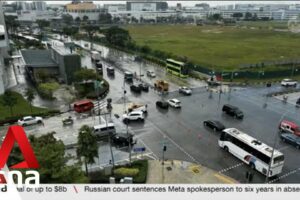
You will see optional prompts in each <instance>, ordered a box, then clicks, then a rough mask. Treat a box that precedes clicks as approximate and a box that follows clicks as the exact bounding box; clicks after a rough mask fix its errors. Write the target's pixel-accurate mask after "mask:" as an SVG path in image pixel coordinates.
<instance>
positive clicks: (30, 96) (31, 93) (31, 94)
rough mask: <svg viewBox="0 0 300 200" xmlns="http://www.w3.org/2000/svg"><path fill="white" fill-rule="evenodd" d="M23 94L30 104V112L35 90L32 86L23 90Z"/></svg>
mask: <svg viewBox="0 0 300 200" xmlns="http://www.w3.org/2000/svg"><path fill="white" fill-rule="evenodd" d="M25 96H26V99H27V101H28V102H29V104H30V111H31V114H32V102H33V100H34V98H35V91H34V90H33V89H32V88H27V90H26V92H25Z"/></svg>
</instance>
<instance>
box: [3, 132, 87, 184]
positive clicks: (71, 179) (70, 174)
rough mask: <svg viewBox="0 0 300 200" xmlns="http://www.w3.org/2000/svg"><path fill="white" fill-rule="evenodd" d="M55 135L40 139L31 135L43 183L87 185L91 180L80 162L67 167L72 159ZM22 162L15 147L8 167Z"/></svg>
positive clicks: (51, 134) (18, 150) (43, 136)
mask: <svg viewBox="0 0 300 200" xmlns="http://www.w3.org/2000/svg"><path fill="white" fill-rule="evenodd" d="M54 134H55V132H52V133H48V134H46V135H42V136H40V137H35V136H34V135H30V136H29V138H28V139H29V141H30V144H31V146H32V148H33V150H34V154H35V156H36V158H37V160H38V163H39V165H40V167H39V168H38V169H37V170H38V172H39V173H40V181H41V183H48V184H49V183H87V182H88V181H89V180H88V178H87V177H86V176H85V175H84V173H83V171H82V170H81V165H80V162H79V163H75V164H74V165H72V166H69V165H67V162H68V161H69V160H70V159H72V157H70V156H65V155H66V153H65V145H64V144H63V142H62V141H61V140H57V139H55V137H54ZM73 159H76V158H73ZM22 160H23V159H22V154H21V152H20V149H19V148H17V147H15V148H14V149H13V151H12V153H11V156H10V158H9V160H8V165H12V164H15V163H17V162H20V161H22Z"/></svg>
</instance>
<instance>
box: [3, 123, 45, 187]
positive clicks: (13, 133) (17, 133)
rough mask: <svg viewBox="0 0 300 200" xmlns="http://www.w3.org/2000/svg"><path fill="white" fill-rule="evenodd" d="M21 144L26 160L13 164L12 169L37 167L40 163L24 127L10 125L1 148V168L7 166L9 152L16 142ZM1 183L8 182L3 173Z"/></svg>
mask: <svg viewBox="0 0 300 200" xmlns="http://www.w3.org/2000/svg"><path fill="white" fill-rule="evenodd" d="M15 142H17V143H18V144H19V148H20V150H21V152H22V154H23V157H24V161H22V162H20V163H18V164H15V165H13V166H11V167H10V168H12V169H28V168H31V169H37V168H39V163H38V161H37V159H36V157H35V155H34V153H33V150H32V147H31V146H30V143H29V141H28V138H27V136H26V134H25V131H24V129H23V128H22V127H21V126H11V127H9V129H8V131H7V134H6V137H5V139H4V141H3V143H2V146H1V148H0V170H1V169H2V168H3V167H4V166H5V164H6V162H7V160H8V157H9V154H10V152H11V150H12V149H13V147H14V143H15ZM0 183H6V180H5V178H4V176H3V175H2V174H0Z"/></svg>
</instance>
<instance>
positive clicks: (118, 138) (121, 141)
mask: <svg viewBox="0 0 300 200" xmlns="http://www.w3.org/2000/svg"><path fill="white" fill-rule="evenodd" d="M129 141H130V144H131V146H133V145H135V144H136V141H134V140H133V135H131V134H130V135H129V136H127V135H126V134H117V135H114V136H113V138H112V143H113V144H114V145H116V146H123V147H124V146H129Z"/></svg>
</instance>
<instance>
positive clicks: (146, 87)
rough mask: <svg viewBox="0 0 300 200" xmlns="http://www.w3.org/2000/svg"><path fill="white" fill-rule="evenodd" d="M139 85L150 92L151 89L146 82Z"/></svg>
mask: <svg viewBox="0 0 300 200" xmlns="http://www.w3.org/2000/svg"><path fill="white" fill-rule="evenodd" d="M139 87H140V88H141V90H143V91H144V92H148V91H149V86H148V85H147V84H146V83H140V84H139Z"/></svg>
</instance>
